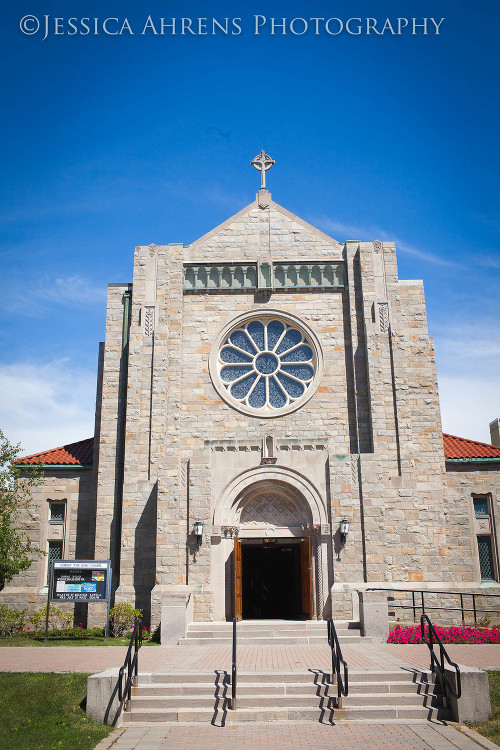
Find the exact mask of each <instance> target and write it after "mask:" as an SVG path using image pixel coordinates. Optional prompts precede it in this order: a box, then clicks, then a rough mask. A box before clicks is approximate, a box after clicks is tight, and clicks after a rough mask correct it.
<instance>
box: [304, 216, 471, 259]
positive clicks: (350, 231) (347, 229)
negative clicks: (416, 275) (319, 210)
mask: <svg viewBox="0 0 500 750" xmlns="http://www.w3.org/2000/svg"><path fill="white" fill-rule="evenodd" d="M308 221H310V222H311V224H314V225H315V226H318V227H320V228H321V229H324V230H325V231H327V232H332V233H336V234H338V235H340V236H341V237H345V238H346V239H357V240H360V241H361V242H363V241H364V242H367V241H369V240H370V239H381V240H385V241H393V242H395V243H396V247H397V248H398V250H402V251H403V252H404V253H408V254H409V255H414V256H415V257H417V258H420V259H421V260H425V261H426V262H428V263H435V264H437V265H440V266H454V267H459V265H458V264H457V263H454V262H453V261H450V260H446V259H445V258H441V257H440V256H439V255H435V254H434V253H429V252H427V251H425V250H420V249H418V248H416V247H412V246H411V245H409V244H408V243H407V242H405V241H404V240H401V239H398V238H397V237H396V236H394V235H390V234H389V233H388V232H386V231H385V230H384V229H381V228H380V227H378V226H376V225H372V226H370V227H363V226H359V225H355V224H344V223H342V222H340V221H336V220H335V219H330V218H329V217H327V216H319V217H317V218H309V219H308Z"/></svg>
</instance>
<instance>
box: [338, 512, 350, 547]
mask: <svg viewBox="0 0 500 750" xmlns="http://www.w3.org/2000/svg"><path fill="white" fill-rule="evenodd" d="M348 532H349V521H348V520H347V519H346V518H343V519H342V521H341V522H340V543H341V544H342V547H345V543H346V541H347V534H348Z"/></svg>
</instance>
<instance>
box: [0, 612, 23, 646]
mask: <svg viewBox="0 0 500 750" xmlns="http://www.w3.org/2000/svg"><path fill="white" fill-rule="evenodd" d="M27 616H28V611H27V610H26V609H10V608H9V607H6V606H5V605H4V604H1V605H0V638H5V637H7V636H9V635H13V634H14V633H17V631H18V630H21V628H23V627H24V625H25V623H26V618H27Z"/></svg>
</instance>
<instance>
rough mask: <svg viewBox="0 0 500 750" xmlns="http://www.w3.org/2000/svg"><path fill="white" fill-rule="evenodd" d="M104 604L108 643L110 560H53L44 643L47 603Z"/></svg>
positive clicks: (47, 621) (47, 628) (46, 632)
mask: <svg viewBox="0 0 500 750" xmlns="http://www.w3.org/2000/svg"><path fill="white" fill-rule="evenodd" d="M51 601H52V602H107V607H106V627H105V638H106V641H107V640H108V631H109V606H110V601H111V560H53V561H52V566H51V570H50V582H49V590H48V596H47V614H46V617H45V640H47V635H48V630H49V608H50V602H51Z"/></svg>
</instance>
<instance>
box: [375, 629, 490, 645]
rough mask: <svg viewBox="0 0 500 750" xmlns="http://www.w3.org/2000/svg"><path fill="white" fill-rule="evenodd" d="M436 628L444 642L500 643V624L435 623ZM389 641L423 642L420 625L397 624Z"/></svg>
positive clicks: (426, 630) (426, 631)
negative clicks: (451, 624) (487, 626)
mask: <svg viewBox="0 0 500 750" xmlns="http://www.w3.org/2000/svg"><path fill="white" fill-rule="evenodd" d="M434 630H435V631H436V633H437V634H438V636H439V638H440V639H441V641H442V642H443V643H500V625H495V626H494V627H492V628H475V627H471V626H450V627H443V626H441V625H434ZM427 633H428V628H427V627H426V628H425V634H426V636H427ZM387 643H423V641H422V635H421V630H420V625H410V626H408V627H405V626H401V625H396V627H395V628H394V630H393V631H392V632H391V633H390V635H389V638H388V639H387Z"/></svg>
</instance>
